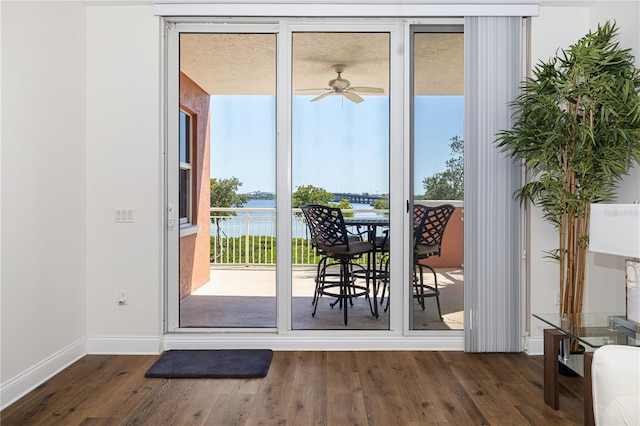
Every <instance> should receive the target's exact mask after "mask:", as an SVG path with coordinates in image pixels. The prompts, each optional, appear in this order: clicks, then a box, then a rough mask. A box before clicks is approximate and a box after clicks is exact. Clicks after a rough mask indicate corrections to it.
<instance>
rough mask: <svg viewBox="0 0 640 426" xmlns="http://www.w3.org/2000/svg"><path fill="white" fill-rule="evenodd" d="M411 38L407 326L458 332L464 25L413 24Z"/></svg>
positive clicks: (461, 275) (461, 283)
mask: <svg viewBox="0 0 640 426" xmlns="http://www.w3.org/2000/svg"><path fill="white" fill-rule="evenodd" d="M411 41H412V49H411V52H412V56H411V59H412V95H413V96H412V97H411V101H412V116H411V117H412V127H411V129H412V157H411V162H412V167H411V169H412V170H413V178H412V195H413V196H412V197H411V200H412V203H413V211H414V212H415V214H414V215H413V219H414V229H415V236H414V237H415V238H414V240H413V241H412V249H413V250H414V256H413V259H412V264H411V266H410V274H411V275H412V291H411V293H410V294H409V298H410V306H411V308H410V310H409V314H410V318H411V321H410V327H411V329H412V330H462V329H463V324H464V317H463V314H464V306H463V299H464V297H463V288H464V269H463V264H464V261H463V248H464V235H463V234H464V232H463V199H464V158H463V154H464V134H463V129H464V33H463V27H462V26H461V25H460V26H453V25H451V26H441V25H439V26H414V27H412V31H411ZM425 214H426V217H423V215H425ZM421 220H422V221H423V222H422V223H420V222H421Z"/></svg>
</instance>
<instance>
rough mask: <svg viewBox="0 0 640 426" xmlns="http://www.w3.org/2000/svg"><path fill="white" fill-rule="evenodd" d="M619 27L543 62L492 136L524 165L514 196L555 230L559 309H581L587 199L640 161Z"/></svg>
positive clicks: (639, 116)
mask: <svg viewBox="0 0 640 426" xmlns="http://www.w3.org/2000/svg"><path fill="white" fill-rule="evenodd" d="M617 33H618V29H617V28H616V24H615V23H611V22H606V23H605V24H604V25H599V26H598V29H597V30H596V31H594V32H589V33H588V34H587V35H585V36H584V37H583V38H581V39H580V40H578V42H577V43H575V44H574V45H571V46H570V47H569V48H568V49H566V50H564V49H563V50H560V51H559V53H558V54H557V55H556V57H553V58H551V59H550V60H549V61H548V62H540V63H539V64H538V65H537V66H536V67H535V69H534V71H533V77H532V78H529V79H526V80H525V81H524V82H523V83H522V86H521V89H522V90H521V94H520V95H519V96H518V98H517V99H516V100H515V101H513V102H512V106H513V107H515V113H514V114H515V115H514V118H515V124H514V127H513V128H512V129H511V130H505V131H503V132H501V133H500V134H499V135H498V138H497V140H496V143H497V145H498V147H499V148H500V149H501V150H502V151H503V152H507V153H510V154H511V156H512V157H513V158H514V159H516V160H518V161H521V162H522V163H523V164H524V166H525V168H526V169H527V170H528V171H529V179H528V180H527V182H526V183H525V184H524V185H523V186H522V187H521V188H520V189H519V190H518V191H517V192H516V194H515V196H516V198H517V199H519V200H520V201H521V202H526V201H530V202H532V203H533V204H534V205H536V206H539V207H540V208H541V210H542V214H543V217H544V219H545V220H546V221H548V222H550V223H551V224H552V225H553V226H554V227H555V228H556V229H557V231H558V237H559V246H558V247H557V248H556V249H554V250H552V251H551V252H549V253H548V255H549V256H550V257H552V258H553V259H555V260H556V261H557V262H558V264H559V270H560V277H559V278H560V279H559V286H560V312H559V313H560V315H563V314H572V313H581V312H582V309H583V295H584V283H585V268H586V255H587V246H588V243H589V235H588V230H589V206H590V204H591V203H598V202H604V201H608V200H611V199H612V198H613V197H614V195H615V190H616V188H617V184H618V183H619V181H620V180H621V178H622V176H624V175H625V174H627V172H628V171H629V169H630V168H631V167H634V165H637V164H638V163H639V162H640V74H639V71H638V69H637V68H636V67H635V66H634V57H633V55H631V53H630V50H629V49H622V48H620V46H619V44H618V42H617V41H616V40H617ZM574 345H575V346H577V342H574Z"/></svg>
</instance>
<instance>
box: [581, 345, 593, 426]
mask: <svg viewBox="0 0 640 426" xmlns="http://www.w3.org/2000/svg"><path fill="white" fill-rule="evenodd" d="M592 361H593V352H585V353H584V384H583V385H584V424H585V425H586V426H593V425H594V424H595V420H594V417H593V393H592V384H593V382H592V381H591V363H592Z"/></svg>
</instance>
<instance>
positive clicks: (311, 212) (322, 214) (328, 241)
mask: <svg viewBox="0 0 640 426" xmlns="http://www.w3.org/2000/svg"><path fill="white" fill-rule="evenodd" d="M302 213H303V214H304V217H305V219H306V221H307V227H308V228H309V233H310V234H311V242H312V244H313V245H314V246H315V247H316V248H317V249H320V250H327V249H329V248H331V247H334V246H345V247H346V251H349V238H348V234H347V227H346V225H345V223H344V218H343V216H342V210H340V208H338V207H327V206H321V205H319V204H309V205H306V206H304V207H302Z"/></svg>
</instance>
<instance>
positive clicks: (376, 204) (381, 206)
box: [371, 198, 389, 210]
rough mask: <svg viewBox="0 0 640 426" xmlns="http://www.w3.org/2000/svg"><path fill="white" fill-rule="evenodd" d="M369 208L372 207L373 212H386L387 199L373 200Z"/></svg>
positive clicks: (387, 206)
mask: <svg viewBox="0 0 640 426" xmlns="http://www.w3.org/2000/svg"><path fill="white" fill-rule="evenodd" d="M371 207H373V208H374V209H375V210H387V209H388V208H389V199H388V198H378V199H377V200H373V203H371Z"/></svg>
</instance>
